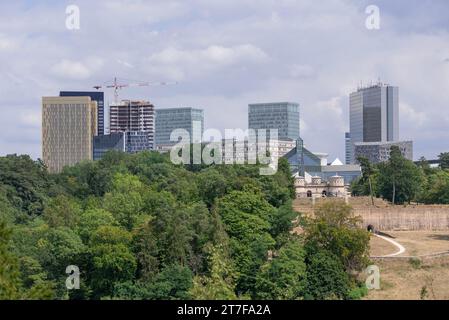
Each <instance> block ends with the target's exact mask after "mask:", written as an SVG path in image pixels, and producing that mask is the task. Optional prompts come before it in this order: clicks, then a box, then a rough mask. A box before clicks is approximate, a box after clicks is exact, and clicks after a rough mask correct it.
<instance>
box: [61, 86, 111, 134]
mask: <svg viewBox="0 0 449 320" xmlns="http://www.w3.org/2000/svg"><path fill="white" fill-rule="evenodd" d="M59 96H60V97H90V98H91V99H92V100H93V101H96V102H97V121H98V123H97V130H98V135H99V136H101V135H104V134H105V129H104V128H105V122H104V121H105V116H104V114H105V112H104V111H105V109H104V92H97V91H94V92H89V91H61V92H60V93H59Z"/></svg>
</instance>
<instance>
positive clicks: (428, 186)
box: [351, 146, 449, 204]
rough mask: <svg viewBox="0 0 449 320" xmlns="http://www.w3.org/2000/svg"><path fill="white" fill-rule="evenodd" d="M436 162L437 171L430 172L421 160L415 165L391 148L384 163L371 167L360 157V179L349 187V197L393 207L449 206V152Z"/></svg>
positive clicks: (366, 160)
mask: <svg viewBox="0 0 449 320" xmlns="http://www.w3.org/2000/svg"><path fill="white" fill-rule="evenodd" d="M439 159H440V166H439V167H438V168H431V166H430V165H429V163H428V162H427V160H426V159H425V158H424V157H422V158H421V159H420V161H419V163H418V164H415V163H414V162H413V161H410V160H407V159H405V158H404V157H403V156H402V154H401V152H400V150H399V148H398V147H397V146H393V147H392V148H391V153H390V159H389V161H387V162H385V163H380V164H376V165H373V164H371V163H370V162H369V161H368V159H366V158H363V157H360V158H358V162H359V163H360V165H361V167H362V176H361V177H360V178H359V179H357V180H355V181H354V182H353V183H352V185H351V190H352V194H353V195H354V196H371V197H372V198H374V197H378V198H383V199H385V200H387V201H390V202H391V203H393V204H404V203H411V202H418V203H424V204H449V152H446V153H441V154H440V156H439Z"/></svg>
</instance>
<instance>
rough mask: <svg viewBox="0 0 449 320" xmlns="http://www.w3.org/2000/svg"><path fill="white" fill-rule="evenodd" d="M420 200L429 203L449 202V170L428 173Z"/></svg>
mask: <svg viewBox="0 0 449 320" xmlns="http://www.w3.org/2000/svg"><path fill="white" fill-rule="evenodd" d="M421 200H422V201H423V202H425V203H429V204H436V203H438V204H449V172H447V171H443V170H439V171H436V172H435V173H433V174H430V175H429V176H428V177H427V183H426V190H425V191H424V192H423V194H422V196H421Z"/></svg>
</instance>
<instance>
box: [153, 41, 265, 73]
mask: <svg viewBox="0 0 449 320" xmlns="http://www.w3.org/2000/svg"><path fill="white" fill-rule="evenodd" d="M267 60H268V55H267V54H266V53H265V52H264V51H263V50H261V49H260V48H258V47H256V46H254V45H251V44H244V45H238V46H232V47H224V46H220V45H211V46H209V47H207V48H205V49H194V50H182V49H176V48H173V47H171V48H166V49H164V50H162V51H161V52H158V53H155V54H152V55H151V56H150V57H149V58H148V60H147V62H148V64H149V68H150V70H151V71H153V72H154V71H155V72H158V73H161V74H168V75H170V76H171V77H173V78H174V79H175V80H182V79H184V78H185V77H186V76H187V75H189V76H190V75H194V76H198V75H204V74H205V73H210V72H215V71H217V70H218V69H220V68H224V67H232V66H236V65H244V64H245V65H252V64H259V63H262V62H264V61H267Z"/></svg>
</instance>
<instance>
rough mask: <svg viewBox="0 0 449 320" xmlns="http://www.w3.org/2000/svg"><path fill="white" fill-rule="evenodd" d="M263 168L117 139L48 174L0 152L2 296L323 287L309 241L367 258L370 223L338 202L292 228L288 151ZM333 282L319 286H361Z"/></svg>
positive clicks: (269, 294)
mask: <svg viewBox="0 0 449 320" xmlns="http://www.w3.org/2000/svg"><path fill="white" fill-rule="evenodd" d="M259 169H260V166H259V165H254V166H240V165H233V166H229V165H213V166H209V167H207V166H203V165H201V166H187V167H184V166H175V165H173V164H172V163H171V162H170V160H169V158H168V155H160V154H158V153H154V152H142V153H139V154H133V155H130V154H125V153H121V152H115V151H111V152H108V153H107V154H106V155H105V157H104V158H103V159H102V160H100V161H97V162H90V161H85V162H82V163H80V164H77V165H75V166H72V167H67V168H65V169H64V170H63V172H62V173H61V174H55V175H50V174H48V172H47V170H46V168H45V166H44V165H43V164H42V163H41V162H40V161H37V162H34V161H32V160H31V159H30V158H29V157H26V156H21V157H17V156H9V157H5V158H0V220H5V221H7V222H8V224H9V225H10V228H7V227H6V224H5V223H3V224H0V298H4V299H149V300H151V299H225V300H226V299H237V298H239V299H242V298H244V299H246V298H259V299H302V298H304V297H306V295H307V294H308V295H309V297H314V298H319V297H320V296H319V295H318V294H315V293H313V292H314V291H313V285H311V284H310V283H312V282H310V283H309V281H308V278H309V273H311V274H313V272H312V271H313V270H314V269H313V268H312V269H310V266H309V264H310V263H311V262H313V261H312V259H311V258H312V257H313V252H326V254H328V252H330V253H331V254H334V255H335V256H337V257H338V259H340V260H337V266H335V265H328V264H327V263H324V264H319V263H317V264H318V266H320V267H321V266H322V265H324V267H322V269H323V270H328V271H326V272H328V273H329V275H325V277H333V275H334V274H337V275H338V277H340V278H344V277H343V275H341V274H340V273H337V272H336V270H338V271H341V270H343V273H344V272H345V270H346V271H347V272H348V273H349V272H350V269H351V270H352V269H354V268H358V267H359V266H360V265H362V262H363V259H362V258H361V257H362V256H363V255H364V254H362V252H365V251H364V248H365V247H364V245H365V244H366V243H365V242H363V241H364V240H363V239H365V238H364V234H365V233H364V232H362V231H360V230H356V227H355V222H354V223H353V222H352V220H351V219H349V218H347V217H346V216H345V215H344V214H342V213H344V212H346V211H345V210H344V209H341V208H340V209H338V208H337V209H335V208H332V210H331V211H332V212H333V214H331V215H330V216H323V217H321V218H320V219H318V221H316V222H314V223H311V224H309V225H305V226H303V227H304V229H305V230H306V234H307V235H308V237H304V236H300V237H298V236H293V235H292V234H291V233H290V232H291V230H292V228H293V227H294V225H293V222H292V221H294V220H297V216H298V214H297V213H296V212H295V211H294V210H293V208H292V201H291V199H292V198H293V197H294V189H293V180H292V177H291V172H290V167H289V165H288V162H287V161H286V160H285V159H281V160H280V161H279V168H278V172H277V173H276V174H275V175H273V176H269V177H268V176H260V175H259ZM432 174H433V173H432ZM430 179H434V178H431V177H429V178H428V179H427V180H430ZM435 179H436V178H435ZM441 179H442V181H443V180H444V179H443V178H441ZM426 188H427V187H426ZM429 188H430V187H429ZM426 190H427V189H426ZM431 194H432V196H430V195H431ZM434 194H437V191H435V192H433V191H432V192H429V193H428V195H429V199H431V198H435V197H436V196H433V195H434ZM423 197H424V196H423ZM440 198H442V197H440ZM440 198H439V199H440ZM324 211H326V210H324ZM327 211H329V210H327ZM340 213H341V214H340ZM362 240H363V241H362ZM269 252H273V253H274V254H273V259H272V260H268V256H269ZM68 265H76V266H78V267H79V268H80V271H81V289H80V290H76V291H68V290H67V289H66V287H65V280H66V277H67V274H66V273H65V270H66V267H67V266H68ZM325 267H326V268H325ZM337 267H338V268H337ZM348 273H345V274H346V275H347V274H348ZM340 278H338V279H340ZM311 279H312V278H311ZM326 279H327V278H326ZM329 279H330V278H329ZM340 280H341V279H340ZM340 280H338V281H340ZM336 281H337V280H336ZM338 281H337V282H335V283H340V282H341V283H344V284H345V282H342V280H341V281H340V282H338ZM335 283H333V282H330V280H329V281H328V282H327V283H325V286H326V288H328V289H326V290H327V291H325V292H324V293H323V292H322V293H320V294H321V297H325V298H329V297H334V298H340V297H343V296H344V295H343V292H345V294H346V295H345V296H344V297H349V298H350V297H351V294H352V292H353V291H354V290H356V286H355V285H354V283H355V282H354V283H352V282H351V283H350V288H348V289H347V290H346V289H345V288H344V289H342V290H343V291H341V292H339V291H338V290H337V289H335V288H334V287H333V286H334V285H336V284H335ZM329 288H330V289H329ZM308 290H309V291H308ZM351 290H352V291H351ZM308 292H309V293H308ZM329 292H331V294H327V293H329ZM354 292H355V291H354ZM354 295H355V293H354Z"/></svg>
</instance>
